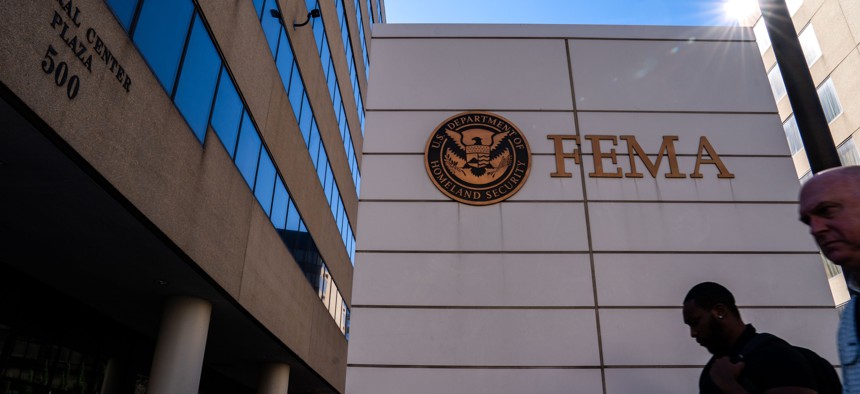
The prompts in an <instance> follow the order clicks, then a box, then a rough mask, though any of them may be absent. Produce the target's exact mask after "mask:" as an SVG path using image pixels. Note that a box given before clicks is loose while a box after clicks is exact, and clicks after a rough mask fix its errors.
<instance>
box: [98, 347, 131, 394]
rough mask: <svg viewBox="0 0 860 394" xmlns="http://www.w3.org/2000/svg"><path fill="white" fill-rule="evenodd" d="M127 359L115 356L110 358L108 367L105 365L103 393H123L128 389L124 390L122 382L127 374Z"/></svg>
mask: <svg viewBox="0 0 860 394" xmlns="http://www.w3.org/2000/svg"><path fill="white" fill-rule="evenodd" d="M125 369H126V365H125V361H124V360H123V359H122V358H120V357H118V356H113V357H111V358H110V360H108V363H107V367H105V376H104V379H102V389H101V392H100V393H101V394H121V393H123V392H126V391H128V390H123V387H122V384H123V383H124V382H123V375H124V374H125Z"/></svg>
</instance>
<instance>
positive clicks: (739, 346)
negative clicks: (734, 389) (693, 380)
mask: <svg viewBox="0 0 860 394" xmlns="http://www.w3.org/2000/svg"><path fill="white" fill-rule="evenodd" d="M755 335H756V334H755V328H754V327H753V326H752V325H751V324H747V327H746V329H745V330H744V332H743V334H741V337H740V338H739V339H738V343H736V344H735V346H734V347H733V348H732V351H731V352H730V353H729V354H730V355H731V356H733V357H732V359H733V360H734V359H736V356H737V355H738V353H740V352H741V351H742V350H743V348H744V346H745V345H746V344H747V342H749V341H750V340H751V339H752V337H753V336H755ZM717 358H718V357H716V356H714V357H711V360H710V361H708V364H707V365H706V366H705V369H703V370H702V375H701V376H700V377H699V392H700V393H701V394H712V393H713V394H719V393H721V391H720V390H719V389H718V388H717V386H716V385H715V384H714V382H713V381H711V375H710V371H711V365H713V363H714V360H716V359H717ZM744 364H745V366H744V369H743V371H742V372H741V376H740V377H739V381H740V382H741V384H742V385H743V386H744V388H746V389H747V391H750V390H752V391H750V392H751V393H753V394H755V393H764V392H765V391H767V390H769V389H772V388H776V387H805V388H809V389H812V390H816V391H818V387H817V385H816V384H815V373H814V370H813V368H812V366H810V364H809V361H808V360H807V359H806V358H805V357H804V356H803V354H801V353H800V352H799V351H798V350H797V349H795V348H794V347H793V346H791V345H790V344H788V343H787V342H785V341H783V340H778V339H777V340H771V341H767V342H765V343H762V344H761V345H760V346H758V347H756V348H755V350H754V351H753V352H751V353H750V354H748V355H746V357H745V359H744Z"/></svg>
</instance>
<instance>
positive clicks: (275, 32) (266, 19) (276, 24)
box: [260, 1, 287, 56]
mask: <svg viewBox="0 0 860 394" xmlns="http://www.w3.org/2000/svg"><path fill="white" fill-rule="evenodd" d="M272 10H275V11H277V10H278V7H277V6H276V4H275V2H274V1H270V2H269V5H268V6H267V7H266V9H265V10H264V11H263V16H262V17H261V18H262V19H261V20H260V24H262V26H263V33H264V34H265V35H266V40H267V41H268V42H269V50H271V51H272V56H275V55H276V54H277V53H278V52H277V49H278V38H279V37H280V41H286V40H287V39H286V37H283V31H284V29H283V28H282V27H281V26H282V25H281V21H280V19H278V18H275V17H274V16H272Z"/></svg>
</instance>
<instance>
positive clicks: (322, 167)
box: [317, 148, 331, 201]
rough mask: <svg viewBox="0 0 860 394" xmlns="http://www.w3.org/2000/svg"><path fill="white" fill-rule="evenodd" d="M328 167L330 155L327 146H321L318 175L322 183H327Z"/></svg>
mask: <svg viewBox="0 0 860 394" xmlns="http://www.w3.org/2000/svg"><path fill="white" fill-rule="evenodd" d="M328 168H329V164H328V157H327V156H326V153H325V148H320V158H319V165H318V166H317V177H318V178H319V179H320V184H322V185H325V172H326V169H328ZM329 201H331V200H329Z"/></svg>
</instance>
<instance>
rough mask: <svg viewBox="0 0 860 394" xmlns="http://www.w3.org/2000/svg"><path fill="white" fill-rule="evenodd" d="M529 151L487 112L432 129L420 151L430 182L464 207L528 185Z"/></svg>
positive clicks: (516, 135) (511, 126)
mask: <svg viewBox="0 0 860 394" xmlns="http://www.w3.org/2000/svg"><path fill="white" fill-rule="evenodd" d="M530 165H531V151H530V150H529V143H528V142H527V141H526V138H525V136H524V135H523V134H522V133H521V132H520V130H519V129H517V127H516V126H514V124H513V123H511V122H510V121H509V120H507V119H505V118H503V117H501V116H499V115H496V114H494V113H490V112H463V113H460V114H457V115H454V116H452V117H450V118H448V119H446V120H445V121H444V122H442V123H441V124H439V126H436V130H435V131H434V132H433V134H432V135H431V136H430V139H429V140H428V141H427V148H425V149H424V166H425V167H426V168H427V175H429V176H430V180H431V181H433V184H434V185H436V187H437V188H438V189H439V190H440V191H441V192H442V193H444V194H445V195H446V196H448V197H451V198H453V199H454V200H456V201H459V202H461V203H464V204H470V205H490V204H495V203H497V202H501V201H504V200H506V199H507V198H509V197H511V196H513V195H514V194H516V192H517V191H518V190H520V188H521V187H522V186H523V184H524V183H525V182H526V179H527V178H528V176H529V170H530Z"/></svg>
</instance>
